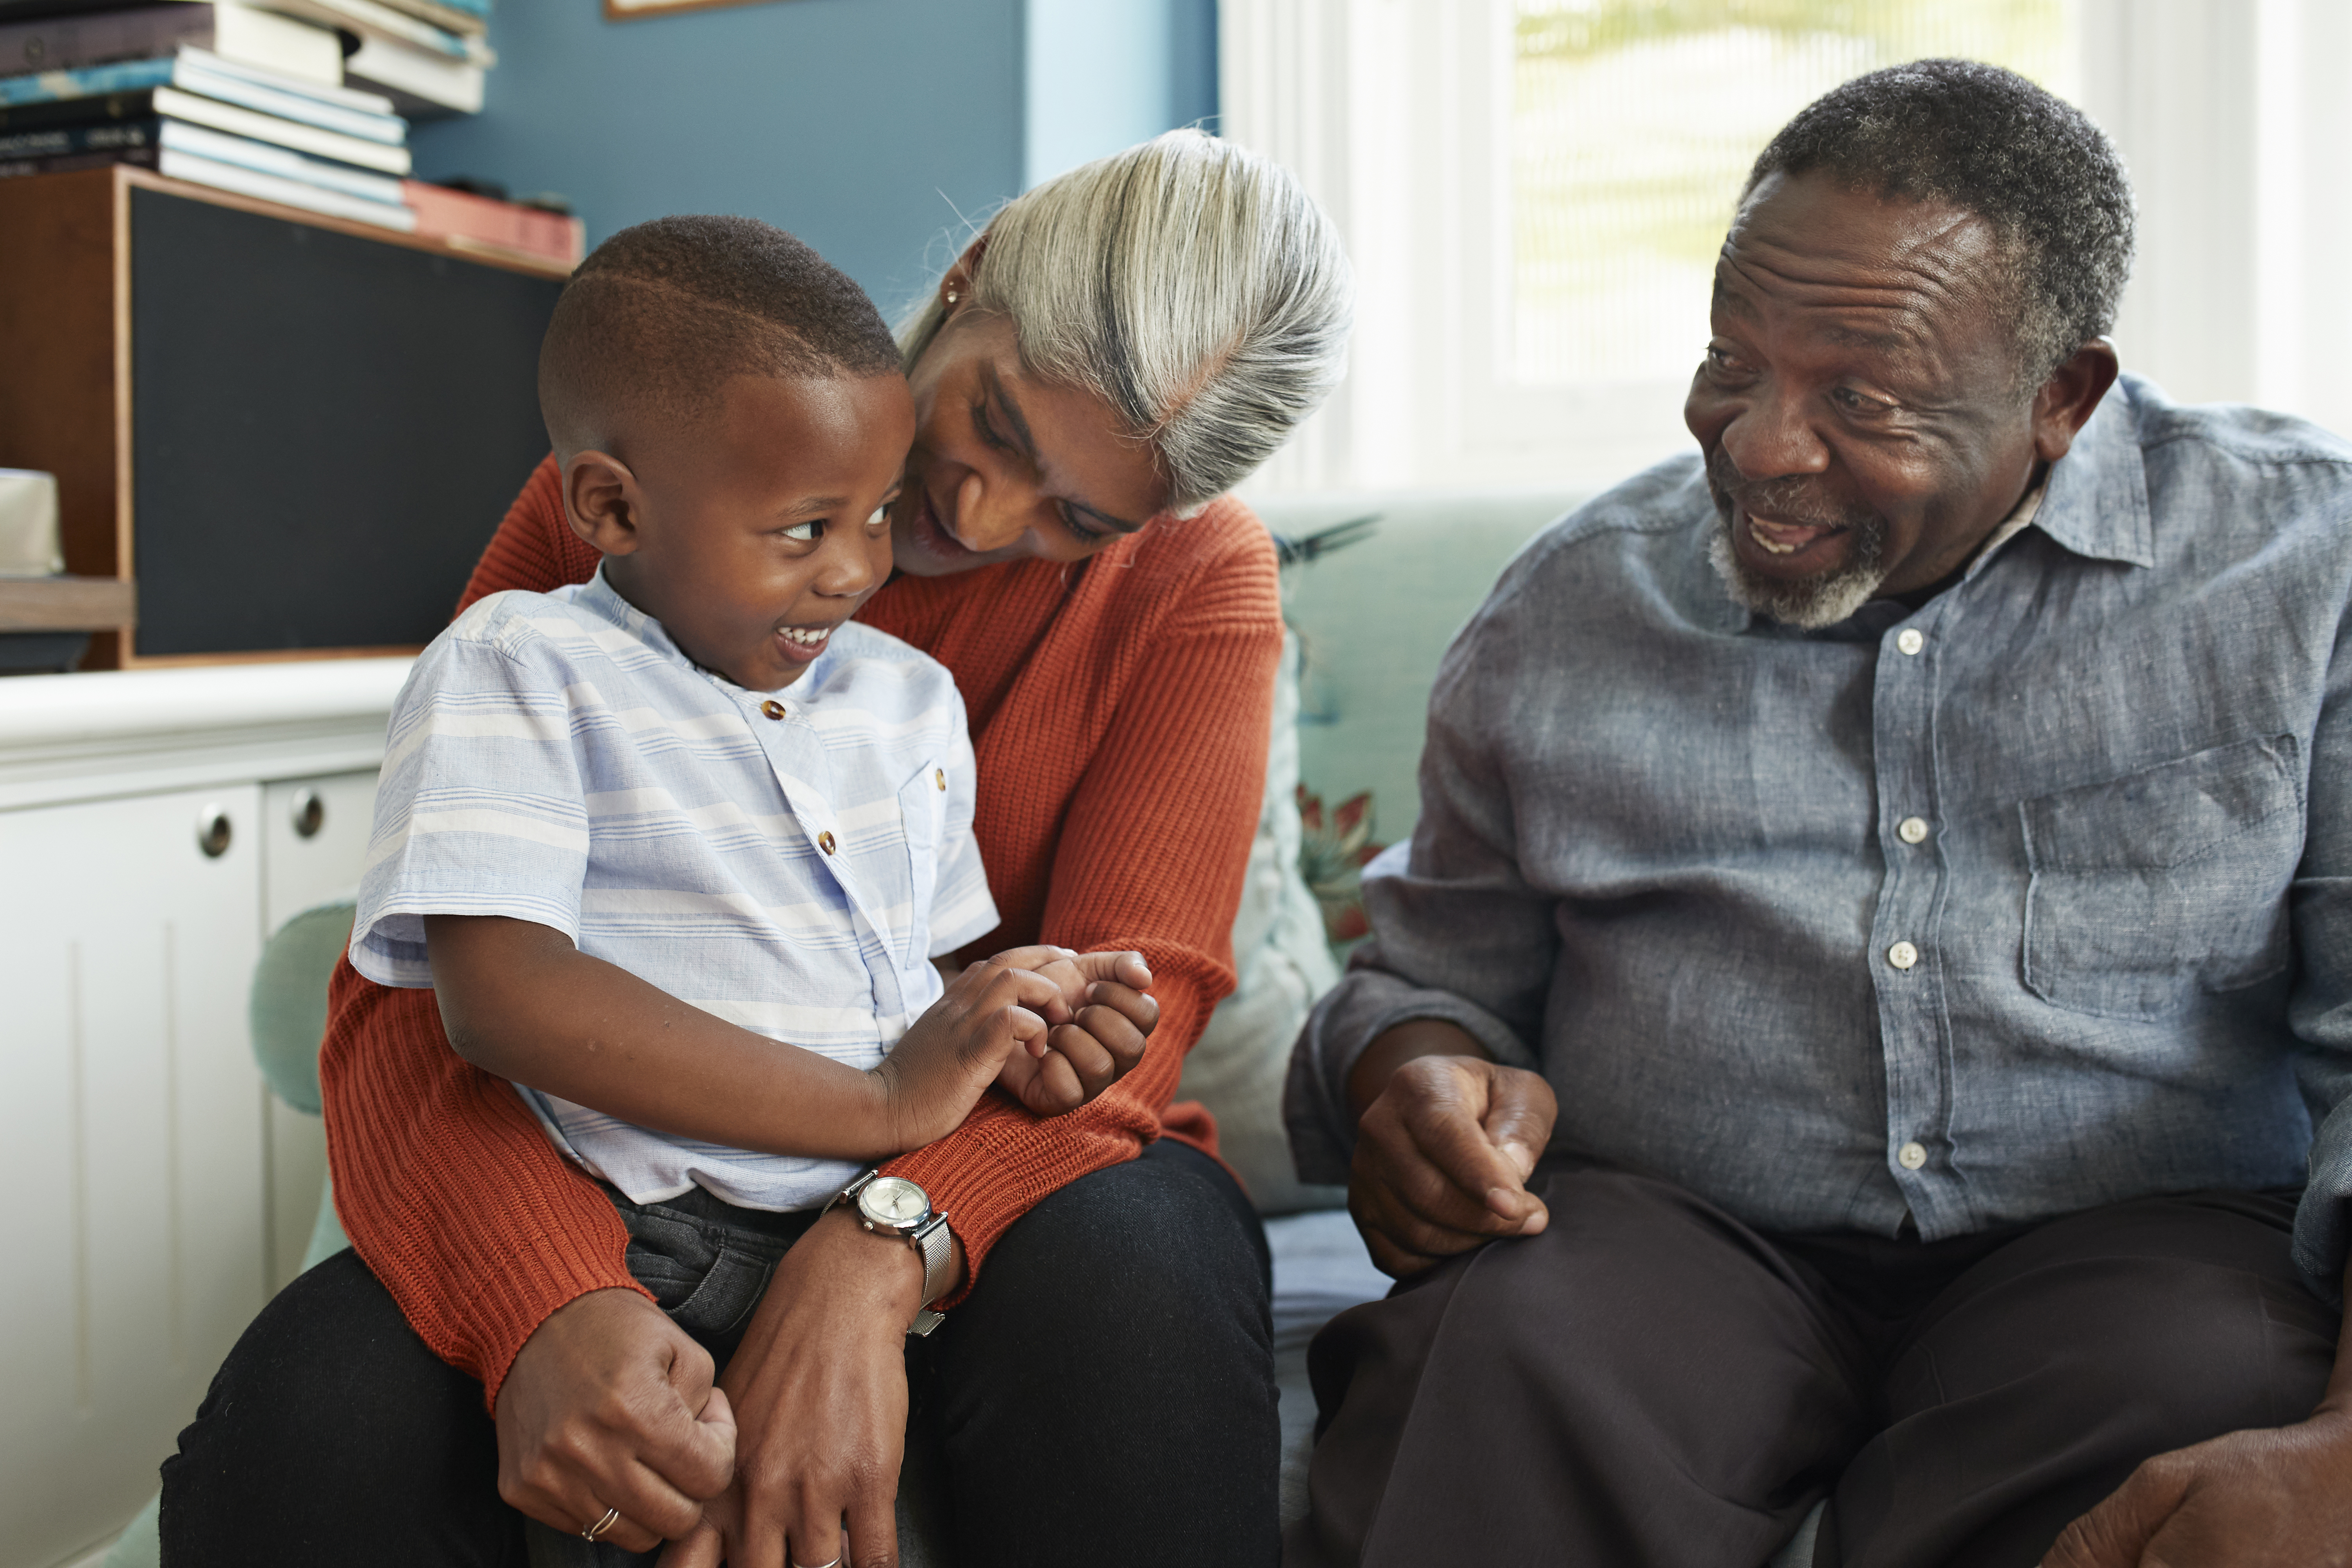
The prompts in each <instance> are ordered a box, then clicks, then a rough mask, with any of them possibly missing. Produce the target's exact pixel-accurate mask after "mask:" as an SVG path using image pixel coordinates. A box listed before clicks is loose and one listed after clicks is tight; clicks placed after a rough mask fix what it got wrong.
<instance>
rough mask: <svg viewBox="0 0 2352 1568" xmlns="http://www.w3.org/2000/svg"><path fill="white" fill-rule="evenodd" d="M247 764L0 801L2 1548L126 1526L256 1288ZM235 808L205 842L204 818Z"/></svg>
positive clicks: (258, 1178) (257, 1122)
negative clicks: (154, 783)
mask: <svg viewBox="0 0 2352 1568" xmlns="http://www.w3.org/2000/svg"><path fill="white" fill-rule="evenodd" d="M260 812H261V791H260V790H259V789H258V788H257V787H256V786H254V785H249V784H248V785H246V786H244V787H242V788H233V789H206V790H202V791H192V792H184V793H173V794H170V795H152V796H146V797H143V798H139V799H133V800H122V801H107V802H102V803H98V804H92V805H68V806H50V807H47V808H44V809H40V810H34V811H20V812H10V813H5V814H0V868H5V869H0V879H5V889H6V892H5V900H0V998H5V1018H6V1023H5V1030H6V1056H7V1065H8V1085H7V1088H8V1092H7V1093H6V1095H5V1097H0V1191H5V1192H6V1193H8V1194H12V1200H13V1201H12V1204H11V1207H12V1209H13V1211H14V1213H13V1215H12V1221H11V1224H10V1226H9V1233H10V1241H9V1250H10V1252H11V1254H12V1262H11V1266H10V1267H9V1268H7V1269H5V1271H0V1317H5V1321H6V1323H7V1325H8V1332H6V1333H5V1334H0V1388H5V1390H6V1398H5V1400H0V1477H5V1486H0V1542H5V1546H0V1552H5V1553H6V1554H7V1555H8V1556H9V1557H11V1558H12V1559H14V1560H16V1561H22V1562H26V1563H47V1562H51V1561H54V1560H56V1559H58V1558H60V1557H62V1556H64V1555H66V1554H67V1553H68V1552H70V1551H72V1550H74V1549H76V1548H79V1547H80V1546H82V1545H85V1544H87V1543H88V1542H89V1538H90V1536H91V1535H92V1534H94V1533H97V1530H96V1529H93V1526H96V1527H98V1528H102V1527H103V1526H104V1525H105V1524H106V1523H107V1522H109V1521H112V1522H117V1523H119V1522H120V1521H121V1520H122V1519H123V1518H124V1517H126V1516H128V1515H129V1514H130V1513H131V1510H134V1509H136V1508H137V1507H138V1506H139V1505H140V1504H141V1503H142V1501H144V1500H145V1499H146V1497H147V1495H148V1493H149V1492H151V1491H152V1490H153V1489H154V1476H155V1466H156V1465H157V1464H158V1463H160V1462H161V1461H162V1459H163V1456H164V1455H165V1454H167V1453H169V1452H170V1451H171V1447H172V1440H173V1436H175V1435H176V1433H177V1431H178V1428H179V1426H181V1425H182V1424H184V1422H185V1421H186V1419H187V1418H188V1416H189V1415H192V1414H194V1410H195V1407H196V1402H197V1400H198V1399H199V1398H201V1397H202V1394H203V1391H204V1388H205V1384H206V1383H207V1382H209V1381H210V1379H211V1377H212V1373H213V1369H214V1367H215V1366H216V1365H217V1364H218V1363H219V1362H220V1358H221V1356H222V1355H223V1354H224V1353H226V1351H227V1349H228V1347H229V1346H230V1345H231V1344H232V1343H234V1342H235V1341H236V1336H237V1334H238V1332H239V1331H241V1330H243V1328H244V1327H245V1325H246V1323H247V1321H248V1320H250V1319H251V1318H252V1316H253V1314H254V1313H255V1312H256V1311H257V1310H259V1308H260V1306H261V1303H262V1301H263V1300H264V1296H263V1290H264V1275H263V1256H262V1241H261V1229H260V1226H259V1225H258V1223H257V1220H258V1216H259V1215H260V1212H261V1206H262V1161H263V1153H262V1149H263V1145H262V1122H261V1117H262V1110H261V1098H262V1097H261V1093H260V1089H259V1085H258V1081H257V1075H256V1074H255V1072H254V1069H253V1066H252V1057H251V1054H250V1052H249V1050H248V1048H247V1043H246V1037H245V1029H244V1026H243V1025H244V1012H245V986H246V983H247V978H248V977H249V976H250V974H251V973H252V970H253V962H254V959H255V958H256V956H257V954H258V953H259V951H260V943H261V936H260V930H261V878H260V875H259V867H260V843H259V840H260V834H259V833H258V832H257V829H258V827H259V826H260ZM214 821H226V823H227V824H228V827H229V835H228V843H227V844H226V847H225V848H224V850H223V852H222V853H221V854H220V855H219V856H218V857H216V858H215V857H210V856H207V855H206V854H205V852H204V849H203V847H200V846H199V843H198V836H199V824H200V822H204V823H211V822H214Z"/></svg>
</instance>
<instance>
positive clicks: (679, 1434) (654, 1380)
mask: <svg viewBox="0 0 2352 1568" xmlns="http://www.w3.org/2000/svg"><path fill="white" fill-rule="evenodd" d="M710 1373H711V1364H710V1353H709V1352H708V1351H706V1350H704V1349H703V1348H702V1347H701V1346H700V1345H698V1344H696V1343H695V1342H694V1341H692V1340H691V1339H689V1338H688V1337H687V1334H686V1331H684V1330H682V1329H680V1328H679V1327H678V1326H677V1324H675V1323H673V1322H671V1321H669V1318H668V1316H667V1314H665V1313H664V1312H663V1311H662V1310H661V1309H660V1308H659V1307H656V1306H655V1305H654V1304H653V1303H652V1302H651V1301H648V1300H646V1299H645V1298H644V1297H643V1296H640V1295H638V1294H637V1293H636V1292H635V1291H634V1290H592V1291H590V1292H589V1293H588V1294H587V1295H585V1296H582V1297H580V1298H578V1299H577V1300H573V1301H571V1302H569V1303H567V1304H566V1305H564V1306H563V1307H561V1308H559V1309H558V1310H556V1311H555V1313H554V1314H553V1315H552V1316H551V1317H550V1318H549V1319H548V1320H547V1321H545V1322H543V1323H541V1325H540V1326H539V1328H538V1331H536V1332H534V1333H533V1334H532V1335H531V1336H530V1339H528V1340H526V1341H524V1342H523V1347H522V1349H521V1351H520V1352H518V1353H517V1354H516V1356H515V1359H514V1365H513V1366H512V1367H511V1368H510V1369H509V1371H508V1373H507V1379H506V1382H505V1383H504V1384H502V1385H500V1387H499V1407H498V1417H497V1419H498V1429H499V1496H500V1497H501V1498H504V1499H505V1500H507V1502H508V1504H509V1505H510V1506H511V1507H514V1508H517V1509H520V1510H522V1511H523V1512H524V1513H527V1514H529V1515H530V1517H531V1518H533V1519H536V1520H538V1521H540V1522H541V1523H542V1524H548V1525H551V1526H553V1527H554V1528H556V1529H558V1530H561V1531H566V1532H567V1533H570V1534H575V1535H576V1534H578V1533H579V1532H580V1531H583V1530H585V1529H587V1528H588V1527H589V1526H591V1525H593V1524H594V1523H595V1522H596V1521H598V1520H600V1519H602V1518H603V1517H604V1510H606V1509H608V1508H614V1509H618V1510H621V1517H620V1518H619V1519H617V1520H615V1521H614V1522H613V1523H612V1525H610V1526H609V1527H608V1528H607V1529H606V1530H605V1531H604V1532H603V1534H602V1536H601V1537H600V1539H602V1540H605V1541H610V1542H614V1543H616V1544H617V1545H620V1546H622V1547H625V1548H626V1549H627V1550H629V1551H631V1552H650V1551H652V1550H653V1549H654V1548H655V1547H656V1546H658V1545H660V1544H661V1542H663V1540H664V1539H666V1538H667V1539H676V1538H677V1537H680V1536H683V1535H686V1534H687V1533H688V1531H692V1530H693V1529H694V1528H695V1526H696V1525H697V1524H698V1522H699V1521H701V1518H702V1503H703V1501H704V1500H708V1499H710V1498H715V1497H717V1496H719V1493H720V1492H721V1491H723V1490H724V1489H726V1486H727V1483H728V1481H729V1479H730V1478H731V1477H732V1475H733V1473H734V1459H735V1422H734V1418H733V1416H732V1415H731V1414H730V1411H729V1408H728V1403H727V1395H726V1394H723V1393H721V1392H719V1390H718V1389H715V1388H713V1387H712V1386H711V1385H710ZM818 1561H819V1562H822V1561H824V1559H822V1558H819V1559H818Z"/></svg>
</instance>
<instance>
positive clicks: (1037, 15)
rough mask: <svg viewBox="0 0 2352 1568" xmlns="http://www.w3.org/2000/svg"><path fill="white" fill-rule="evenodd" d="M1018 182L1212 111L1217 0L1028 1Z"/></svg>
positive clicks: (1059, 170)
mask: <svg viewBox="0 0 2352 1568" xmlns="http://www.w3.org/2000/svg"><path fill="white" fill-rule="evenodd" d="M1028 7H1029V11H1028V35H1027V38H1026V43H1027V46H1028V47H1027V54H1026V59H1025V62H1024V77H1025V82H1024V86H1025V89H1026V91H1025V94H1024V96H1025V97H1026V99H1027V100H1028V101H1027V114H1026V116H1025V121H1024V123H1025V126H1026V138H1025V140H1026V142H1027V146H1026V156H1025V157H1024V161H1023V174H1024V183H1025V184H1031V185H1034V184H1037V183H1038V182H1039V181H1041V180H1049V179H1051V178H1053V177H1054V176H1055V174H1060V173H1062V172H1063V171H1064V170H1066V169H1074V168H1076V167H1077V166H1078V165H1079V164H1080V163H1085V162H1087V160H1088V159H1090V158H1099V157H1101V156H1102V155H1103V154H1104V153H1116V152H1118V150H1119V149H1120V148H1121V147H1126V146H1129V145H1131V144H1132V143H1134V142H1141V141H1143V140H1145V139H1146V138H1149V137H1152V136H1157V135H1159V134H1160V132H1162V131H1165V130H1168V129H1169V128H1170V127H1171V126H1176V125H1191V124H1193V123H1195V122H1198V121H1211V124H1210V125H1209V127H1208V128H1209V129H1211V130H1214V129H1215V125H1214V123H1213V121H1214V118H1215V115H1216V112H1217V7H1216V0H1028Z"/></svg>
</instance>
